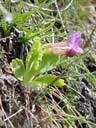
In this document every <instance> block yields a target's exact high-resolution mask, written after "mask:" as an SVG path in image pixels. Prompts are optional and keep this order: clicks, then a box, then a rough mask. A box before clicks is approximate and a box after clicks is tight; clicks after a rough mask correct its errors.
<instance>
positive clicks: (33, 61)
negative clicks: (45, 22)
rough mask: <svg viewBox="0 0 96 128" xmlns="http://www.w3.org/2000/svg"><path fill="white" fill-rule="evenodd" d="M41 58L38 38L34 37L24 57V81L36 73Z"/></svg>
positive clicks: (30, 78)
mask: <svg viewBox="0 0 96 128" xmlns="http://www.w3.org/2000/svg"><path fill="white" fill-rule="evenodd" d="M41 60H42V51H41V44H40V39H39V38H35V40H34V44H33V46H32V48H31V49H30V52H29V53H28V55H27V57H26V72H25V74H24V81H30V80H32V79H33V77H35V75H36V74H38V68H39V63H40V61H41Z"/></svg>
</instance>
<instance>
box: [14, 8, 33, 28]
mask: <svg viewBox="0 0 96 128" xmlns="http://www.w3.org/2000/svg"><path fill="white" fill-rule="evenodd" d="M34 13H35V10H31V11H29V12H26V13H23V14H18V13H15V12H14V19H13V23H14V24H16V25H17V26H16V27H17V28H19V29H20V28H22V27H23V26H24V24H25V23H26V22H27V21H28V19H29V18H30V17H31V16H32V15H33V14H34Z"/></svg>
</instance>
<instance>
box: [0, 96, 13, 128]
mask: <svg viewBox="0 0 96 128" xmlns="http://www.w3.org/2000/svg"><path fill="white" fill-rule="evenodd" d="M0 107H1V110H2V112H3V113H4V115H5V117H6V118H8V116H7V114H6V112H5V110H4V109H3V106H2V101H1V96H0ZM8 122H9V124H10V126H11V127H12V128H14V126H13V124H12V123H11V121H10V119H9V118H8Z"/></svg>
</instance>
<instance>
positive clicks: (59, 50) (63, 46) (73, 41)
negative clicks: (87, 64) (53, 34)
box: [49, 32, 83, 56]
mask: <svg viewBox="0 0 96 128" xmlns="http://www.w3.org/2000/svg"><path fill="white" fill-rule="evenodd" d="M82 44H83V39H82V38H81V32H76V33H73V34H72V35H71V36H70V37H69V39H68V40H67V41H66V42H58V43H53V44H52V43H51V44H49V46H50V48H51V52H52V53H53V54H56V55H66V56H74V55H77V54H82V53H83V49H82V48H81V47H80V46H81V45H82Z"/></svg>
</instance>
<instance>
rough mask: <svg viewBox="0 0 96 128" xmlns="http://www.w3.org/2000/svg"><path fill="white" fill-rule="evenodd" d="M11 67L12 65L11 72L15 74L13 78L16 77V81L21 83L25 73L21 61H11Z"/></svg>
mask: <svg viewBox="0 0 96 128" xmlns="http://www.w3.org/2000/svg"><path fill="white" fill-rule="evenodd" d="M11 65H12V71H13V73H14V74H15V76H16V77H17V79H18V80H20V81H22V80H23V74H24V71H25V68H24V64H23V62H22V60H20V59H18V58H17V59H15V60H13V61H12V63H11Z"/></svg>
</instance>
